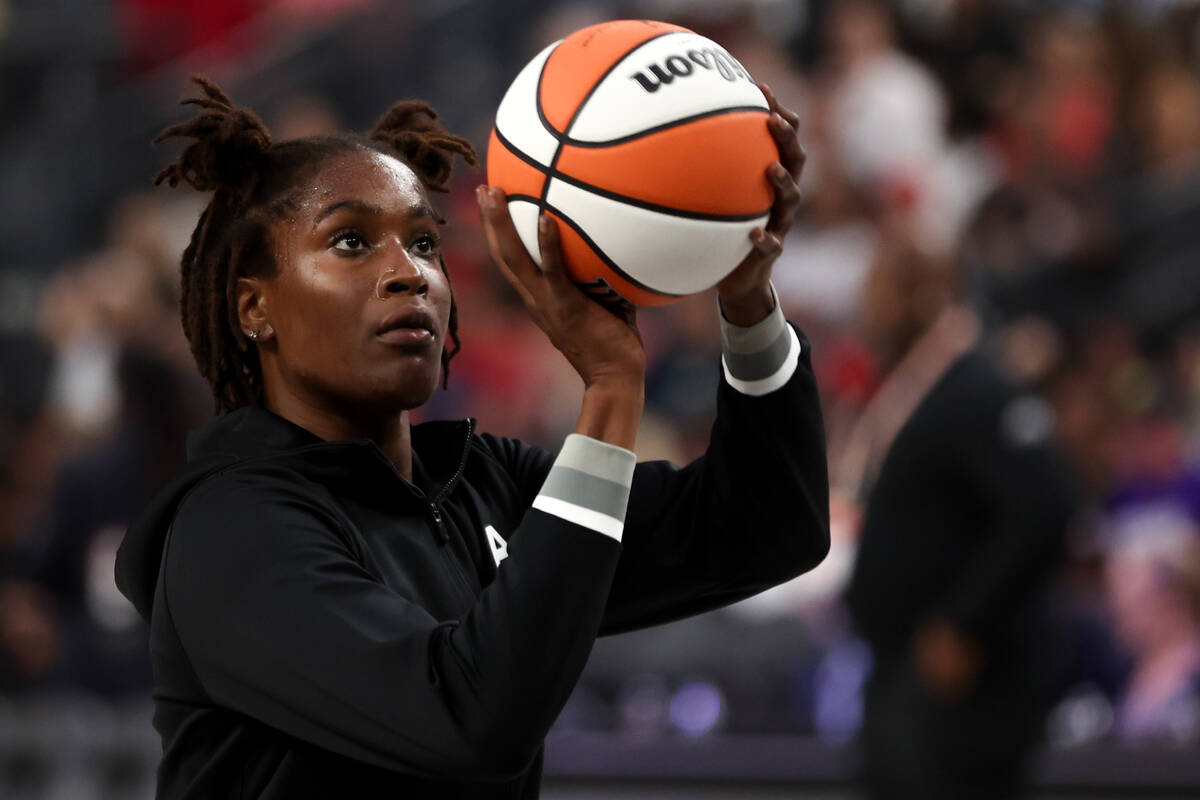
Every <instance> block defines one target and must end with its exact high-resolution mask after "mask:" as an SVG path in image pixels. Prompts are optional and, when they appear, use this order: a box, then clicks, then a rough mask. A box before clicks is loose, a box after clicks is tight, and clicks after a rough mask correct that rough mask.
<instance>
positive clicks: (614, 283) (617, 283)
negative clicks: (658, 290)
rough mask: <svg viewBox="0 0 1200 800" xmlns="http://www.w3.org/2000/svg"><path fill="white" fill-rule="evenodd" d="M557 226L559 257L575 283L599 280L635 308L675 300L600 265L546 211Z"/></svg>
mask: <svg viewBox="0 0 1200 800" xmlns="http://www.w3.org/2000/svg"><path fill="white" fill-rule="evenodd" d="M546 213H547V214H548V215H549V216H550V217H551V218H552V219H553V220H554V221H555V222H556V223H558V234H559V241H561V242H562V250H563V258H564V259H566V267H567V274H568V275H570V276H571V279H572V280H574V281H576V282H578V283H588V282H590V281H593V280H595V279H596V278H603V279H604V280H605V281H607V282H608V285H609V286H611V287H612V288H613V289H614V290H615V291H616V292H617V293H618V294H620V295H621V296H622V297H624V298H625V299H626V300H628V301H629V302H631V303H633V304H634V305H637V306H665V305H667V304H668V303H673V302H675V301H676V300H678V299H679V298H678V297H669V296H665V295H661V294H655V293H654V292H650V291H647V290H645V289H642V288H640V287H638V286H634V285H633V284H632V283H630V282H629V281H627V280H625V279H624V278H622V277H621V276H620V275H618V274H617V273H615V272H613V271H612V269H610V268H609V266H608V264H606V263H604V259H602V258H600V256H599V255H597V254H596V251H595V250H593V249H592V246H591V245H589V244H588V243H587V242H586V241H584V239H583V237H582V236H580V235H579V234H578V233H577V232H576V231H575V229H574V228H572V227H571V226H570V225H568V224H566V223H565V222H563V221H562V219H561V218H560V217H558V216H557V215H556V214H554V213H553V212H550V211H547V212H546Z"/></svg>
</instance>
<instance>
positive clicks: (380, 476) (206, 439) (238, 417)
mask: <svg viewBox="0 0 1200 800" xmlns="http://www.w3.org/2000/svg"><path fill="white" fill-rule="evenodd" d="M474 422H475V420H474V419H463V420H445V421H442V420H438V421H432V422H423V423H421V424H419V425H414V426H412V431H411V436H412V448H413V462H414V470H416V469H421V470H423V471H424V474H425V476H426V477H427V479H428V481H429V483H430V484H431V487H430V489H431V491H430V492H429V493H425V492H422V491H421V490H420V489H418V488H417V487H416V486H415V485H414V483H413V482H410V481H407V480H405V479H404V478H403V477H402V476H401V475H400V473H399V472H397V471H396V469H395V467H394V466H393V465H392V463H391V462H390V461H389V460H388V459H387V456H385V455H384V454H383V451H382V450H380V449H379V447H378V446H377V445H376V444H375V443H374V442H373V441H371V440H369V439H348V440H344V441H334V442H327V441H325V440H323V439H321V438H320V437H318V436H317V435H316V434H314V433H312V432H311V431H308V430H306V429H305V428H302V427H300V426H299V425H296V424H295V423H293V422H291V421H289V420H286V419H284V418H283V417H281V416H279V415H277V414H274V413H272V412H271V411H268V410H266V409H265V408H262V407H261V406H247V407H245V408H240V409H238V410H237V411H232V412H230V413H228V414H224V415H222V416H220V417H217V418H216V419H214V420H213V421H212V422H210V423H208V424H207V425H205V426H204V427H202V428H198V429H197V430H195V431H192V433H191V434H189V435H188V441H187V454H188V464H189V465H192V464H203V463H206V462H207V463H211V462H212V461H214V460H217V461H225V462H227V463H228V462H243V463H245V462H249V461H252V460H258V459H271V458H277V457H279V456H298V455H301V454H303V455H304V458H303V459H293V458H288V463H289V466H292V467H299V468H301V469H302V470H303V471H304V472H305V473H306V474H309V475H310V476H311V477H313V478H316V479H318V480H321V481H322V482H324V483H333V484H345V486H346V487H347V488H351V489H356V490H359V491H361V490H364V489H365V490H367V491H371V490H375V489H379V488H380V486H379V485H378V483H379V482H380V481H382V482H383V483H385V484H390V485H391V488H392V489H393V490H394V488H395V486H396V483H399V484H401V485H402V486H403V487H404V488H405V489H406V490H407V491H406V492H405V493H406V494H408V495H409V496H411V497H413V498H415V499H418V500H421V501H423V502H430V501H440V500H441V499H442V498H443V497H445V496H446V495H447V494H449V492H450V491H451V490H452V489H453V488H454V484H455V483H456V482H457V480H458V478H459V476H460V475H461V474H462V470H463V466H464V464H465V462H466V458H467V454H468V452H469V449H470V441H471V434H472V433H473V431H474ZM418 464H419V467H418Z"/></svg>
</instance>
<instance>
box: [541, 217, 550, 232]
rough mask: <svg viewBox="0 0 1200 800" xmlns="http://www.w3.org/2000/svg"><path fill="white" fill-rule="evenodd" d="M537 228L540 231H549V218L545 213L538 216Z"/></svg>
mask: <svg viewBox="0 0 1200 800" xmlns="http://www.w3.org/2000/svg"><path fill="white" fill-rule="evenodd" d="M538 230H539V231H541V232H542V233H549V232H550V218H549V217H548V216H546V215H545V214H542V215H541V216H540V217H538Z"/></svg>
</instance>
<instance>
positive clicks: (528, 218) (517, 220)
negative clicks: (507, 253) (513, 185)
mask: <svg viewBox="0 0 1200 800" xmlns="http://www.w3.org/2000/svg"><path fill="white" fill-rule="evenodd" d="M508 213H509V214H510V215H512V221H513V225H514V226H515V227H516V229H517V235H518V236H520V237H521V244H523V245H525V249H526V250H528V251H529V255H530V257H531V258H532V259H533V262H534V263H535V264H537V265H538V266H541V265H542V248H541V247H539V246H538V235H537V223H538V207H537V205H535V204H534V203H531V202H529V201H528V200H509V201H508Z"/></svg>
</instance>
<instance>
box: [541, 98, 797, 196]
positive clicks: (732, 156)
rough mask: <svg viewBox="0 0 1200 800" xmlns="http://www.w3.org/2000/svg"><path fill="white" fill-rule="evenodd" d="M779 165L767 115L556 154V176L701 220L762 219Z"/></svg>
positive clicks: (707, 121) (729, 117) (725, 118)
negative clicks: (771, 172)
mask: <svg viewBox="0 0 1200 800" xmlns="http://www.w3.org/2000/svg"><path fill="white" fill-rule="evenodd" d="M778 160H779V150H778V148H776V146H775V140H774V139H773V138H772V137H771V132H770V131H769V130H768V129H767V112H766V111H765V110H764V111H761V112H760V111H737V112H733V113H729V114H719V115H716V116H712V117H704V118H702V119H698V120H694V121H692V122H688V123H685V124H683V125H676V126H674V127H671V128H665V129H663V130H661V131H656V132H654V133H651V134H647V135H646V136H641V137H638V138H637V139H632V140H630V141H628V142H624V143H622V144H616V145H612V146H610V147H576V146H572V145H567V146H565V147H563V150H562V154H561V155H560V156H559V159H558V170H559V172H562V173H563V174H564V175H569V176H570V177H572V178H577V179H578V180H581V181H584V182H585V183H589V184H591V185H593V186H596V187H598V188H600V189H605V190H607V191H610V192H616V193H617V194H620V195H624V196H626V197H630V198H633V199H635V200H641V201H643V202H646V203H654V204H655V205H660V206H666V207H668V208H675V209H679V210H680V211H692V212H696V213H701V214H730V215H743V214H761V213H764V212H765V211H766V210H767V209H769V208H770V207H771V203H772V200H773V197H774V193H773V191H772V189H771V184H770V183H769V181H768V179H767V175H766V169H767V167H768V166H770V165H771V164H772V163H774V162H776V161H778Z"/></svg>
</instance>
